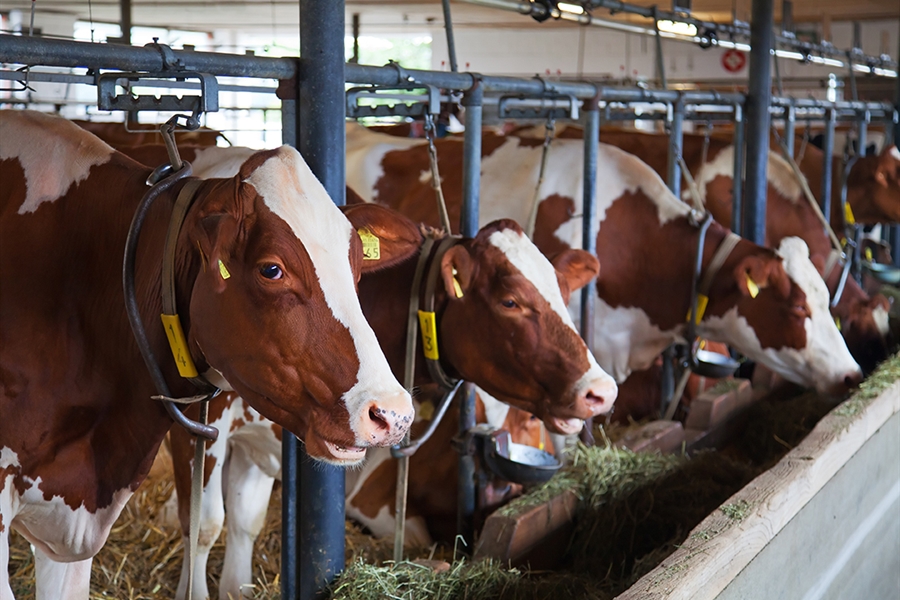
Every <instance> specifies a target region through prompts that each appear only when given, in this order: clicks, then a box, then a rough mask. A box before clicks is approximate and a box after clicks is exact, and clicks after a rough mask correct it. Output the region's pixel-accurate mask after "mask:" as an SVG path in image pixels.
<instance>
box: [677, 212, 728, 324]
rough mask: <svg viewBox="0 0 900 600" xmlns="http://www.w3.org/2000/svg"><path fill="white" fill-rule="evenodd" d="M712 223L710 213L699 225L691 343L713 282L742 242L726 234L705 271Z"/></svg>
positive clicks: (691, 319)
mask: <svg viewBox="0 0 900 600" xmlns="http://www.w3.org/2000/svg"><path fill="white" fill-rule="evenodd" d="M692 220H693V219H692ZM694 222H695V221H694ZM712 222H713V219H712V215H711V214H710V213H706V215H705V217H704V218H703V221H702V222H700V223H699V224H698V227H699V232H698V236H697V249H696V254H695V255H694V257H695V267H694V273H693V279H692V285H691V304H690V306H691V309H690V312H689V314H688V317H687V319H688V333H687V338H688V340H689V341H690V340H693V338H694V330H695V328H696V326H697V325H698V324H699V322H700V321H702V319H703V316H704V313H705V312H706V307H707V305H708V303H709V293H710V289H711V288H712V283H713V281H714V280H715V278H716V276H717V275H718V274H719V271H720V270H721V269H722V266H723V265H724V264H725V261H726V260H728V257H729V256H731V253H732V252H733V251H734V249H735V247H737V245H738V242H740V241H741V237H740V236H738V235H737V234H736V233H734V232H732V231H729V232H727V233H726V234H725V237H724V238H722V241H721V242H719V244H718V246H717V247H716V251H715V252H714V253H713V256H712V258H711V259H710V261H709V263H707V265H706V268H705V269H704V268H703V254H704V252H703V249H704V245H705V243H706V237H707V234H708V232H709V227H710V226H711V225H712ZM701 274H702V276H701Z"/></svg>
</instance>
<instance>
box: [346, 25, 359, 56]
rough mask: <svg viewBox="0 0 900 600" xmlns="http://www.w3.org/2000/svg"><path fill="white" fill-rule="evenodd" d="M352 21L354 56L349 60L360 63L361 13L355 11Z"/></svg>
mask: <svg viewBox="0 0 900 600" xmlns="http://www.w3.org/2000/svg"><path fill="white" fill-rule="evenodd" d="M350 23H351V25H350V26H351V27H352V28H353V56H351V57H350V60H348V61H347V62H351V63H353V64H355V65H356V64H359V13H353V17H352V20H351V22H350Z"/></svg>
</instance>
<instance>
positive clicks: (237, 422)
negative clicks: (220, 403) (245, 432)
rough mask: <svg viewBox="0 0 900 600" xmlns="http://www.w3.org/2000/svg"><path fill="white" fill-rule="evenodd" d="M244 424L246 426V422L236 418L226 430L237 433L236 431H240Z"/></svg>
mask: <svg viewBox="0 0 900 600" xmlns="http://www.w3.org/2000/svg"><path fill="white" fill-rule="evenodd" d="M246 424H247V421H245V420H244V419H241V418H236V419H234V420H233V421H231V427H230V428H229V429H228V430H229V431H237V430H238V429H241V428H242V427H243V426H244V425H246Z"/></svg>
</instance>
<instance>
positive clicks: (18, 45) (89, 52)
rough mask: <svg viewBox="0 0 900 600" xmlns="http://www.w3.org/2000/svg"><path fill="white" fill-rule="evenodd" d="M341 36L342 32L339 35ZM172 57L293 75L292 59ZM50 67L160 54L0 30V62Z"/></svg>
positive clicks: (201, 66) (117, 65)
mask: <svg viewBox="0 0 900 600" xmlns="http://www.w3.org/2000/svg"><path fill="white" fill-rule="evenodd" d="M341 38H342V39H343V35H342V36H341ZM172 53H173V55H174V56H175V58H176V59H179V60H181V61H182V62H183V63H184V68H185V69H186V70H188V71H198V72H201V73H210V74H212V75H219V76H228V77H259V78H265V79H290V78H291V77H293V76H294V75H295V64H294V59H291V58H267V57H263V56H247V55H238V54H218V53H214V52H195V51H193V50H173V51H172ZM23 60H24V61H26V62H27V63H28V64H30V65H46V66H54V67H86V68H88V69H120V70H122V71H155V72H159V71H162V70H163V66H164V64H163V56H162V54H161V53H160V51H159V50H158V49H156V48H153V47H149V46H123V45H120V44H92V43H91V42H76V41H73V40H57V39H51V38H44V37H41V38H36V37H28V36H17V35H8V34H0V62H3V63H13V64H24V63H23Z"/></svg>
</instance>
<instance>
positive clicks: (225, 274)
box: [219, 259, 231, 279]
mask: <svg viewBox="0 0 900 600" xmlns="http://www.w3.org/2000/svg"><path fill="white" fill-rule="evenodd" d="M219 275H221V276H222V279H228V278H229V277H231V273H229V272H228V269H227V268H226V267H225V263H223V262H222V259H219Z"/></svg>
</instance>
